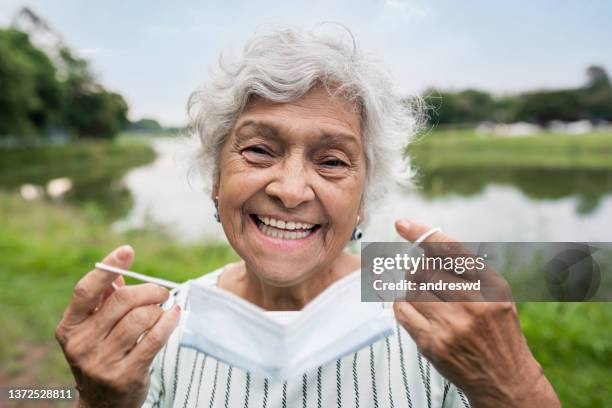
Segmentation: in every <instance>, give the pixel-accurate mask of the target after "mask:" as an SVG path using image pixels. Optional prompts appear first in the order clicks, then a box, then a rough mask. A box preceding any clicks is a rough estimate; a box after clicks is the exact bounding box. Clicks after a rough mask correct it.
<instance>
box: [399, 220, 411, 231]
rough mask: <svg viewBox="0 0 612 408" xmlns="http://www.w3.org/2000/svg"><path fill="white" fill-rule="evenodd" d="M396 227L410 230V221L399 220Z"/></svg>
mask: <svg viewBox="0 0 612 408" xmlns="http://www.w3.org/2000/svg"><path fill="white" fill-rule="evenodd" d="M398 225H399V226H400V227H401V228H402V229H404V230H409V229H410V221H408V220H407V219H405V218H404V219H401V220H399V221H398Z"/></svg>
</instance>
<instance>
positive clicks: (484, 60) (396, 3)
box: [0, 0, 612, 126]
mask: <svg viewBox="0 0 612 408" xmlns="http://www.w3.org/2000/svg"><path fill="white" fill-rule="evenodd" d="M24 5H26V6H28V7H30V8H31V9H32V10H34V12H36V13H37V14H38V15H40V16H41V17H43V18H44V19H46V20H47V21H48V23H49V24H50V26H51V27H52V28H53V29H54V30H56V31H58V32H59V33H60V34H61V35H62V36H63V38H64V41H65V42H66V43H67V44H68V45H69V46H71V47H72V48H73V49H74V50H76V51H77V54H79V55H80V56H82V57H85V58H86V59H88V60H89V61H90V62H91V65H92V68H93V71H94V72H95V74H96V75H97V78H98V79H99V81H100V82H101V83H102V84H103V85H104V86H106V87H107V88H109V89H112V90H113V91H116V92H119V93H121V94H122V95H123V96H124V97H125V99H126V100H127V102H128V104H129V105H130V113H129V116H130V118H131V119H132V120H135V119H139V118H142V117H152V118H156V119H158V120H159V121H160V122H161V123H162V124H163V125H166V126H182V125H184V124H185V123H186V120H187V119H186V103H187V99H188V97H189V94H190V93H191V92H192V91H194V90H195V89H196V88H197V87H198V86H200V85H202V84H204V83H206V81H207V78H208V73H209V70H210V68H211V67H214V65H215V64H216V63H217V61H218V57H219V55H220V53H221V52H231V51H232V50H233V51H236V50H238V49H240V47H241V46H242V45H243V44H244V43H245V42H246V41H247V40H248V39H249V38H250V37H251V36H252V35H253V34H254V33H255V32H256V31H257V30H258V29H262V28H264V29H265V28H269V27H271V26H275V25H287V24H289V25H297V26H301V27H306V28H308V27H312V26H313V25H314V24H316V23H318V22H321V21H337V22H340V23H343V24H345V25H346V26H348V27H349V28H350V29H351V30H352V32H353V33H354V35H355V37H356V39H357V42H358V43H359V45H360V47H361V48H362V49H364V50H366V51H368V52H371V53H373V54H375V55H376V56H377V57H378V58H379V59H381V60H382V61H383V62H384V63H385V64H386V65H387V66H388V68H389V70H390V71H391V73H392V74H393V76H394V78H395V80H396V82H397V86H398V90H399V92H402V93H406V94H409V93H418V92H422V91H423V90H424V89H426V88H428V87H431V86H435V87H438V88H443V89H449V90H460V89H464V88H468V87H471V88H479V89H484V90H488V91H490V92H493V93H495V94H507V93H517V92H521V91H526V90H532V89H552V88H566V87H576V86H580V85H581V84H583V83H584V82H585V79H586V77H585V70H586V68H587V67H588V66H589V65H592V64H597V65H601V66H603V67H604V68H605V69H606V70H607V71H608V73H610V74H612V23H610V22H611V21H612V1H606V0H601V1H598V0H589V1H577V0H576V1H569V0H557V1H552V0H541V1H528V0H514V1H506V2H501V1H480V0H473V1H456V0H455V1H452V0H430V1H421V0H335V1H334V0H309V1H280V0H275V1H271V0H250V1H246V0H245V1H237V0H225V1H180V2H169V1H153V0H106V1H104V2H85V1H78V0H29V1H27V2H25V3H24V2H23V1H17V0H3V1H2V2H0V26H6V25H8V24H9V23H10V21H11V18H12V16H13V15H14V14H15V13H16V12H17V11H18V10H19V9H20V8H21V7H22V6H24Z"/></svg>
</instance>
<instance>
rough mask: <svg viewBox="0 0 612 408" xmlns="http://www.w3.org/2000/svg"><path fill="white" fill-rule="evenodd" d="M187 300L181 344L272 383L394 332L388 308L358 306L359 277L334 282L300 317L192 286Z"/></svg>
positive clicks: (219, 292) (193, 284)
mask: <svg viewBox="0 0 612 408" xmlns="http://www.w3.org/2000/svg"><path fill="white" fill-rule="evenodd" d="M188 296H189V310H187V311H186V313H187V316H186V318H185V319H186V320H185V322H184V329H183V335H182V338H181V345H183V346H187V347H192V348H195V349H197V350H199V351H201V352H204V353H206V354H208V355H210V356H212V357H214V358H216V359H218V360H220V361H223V362H225V363H227V364H230V365H232V366H235V367H239V368H241V369H244V370H249V371H252V372H254V373H259V374H261V375H264V376H266V377H269V378H272V379H275V380H284V379H288V378H292V377H296V376H298V375H300V374H302V373H304V372H306V371H308V370H310V369H313V368H316V367H318V366H320V365H323V364H325V363H328V362H331V361H334V360H337V359H339V358H341V357H343V356H345V355H348V354H351V353H354V352H355V351H357V350H359V349H361V348H363V347H365V346H367V345H369V344H371V343H374V342H375V341H377V340H380V339H382V338H385V337H387V336H389V335H391V334H392V333H393V329H394V327H395V326H394V317H393V312H392V310H391V309H384V308H383V307H382V304H381V303H365V302H361V290H360V273H359V272H353V273H351V274H350V275H348V276H346V277H344V278H342V279H340V280H339V281H337V282H335V283H334V284H332V285H331V286H330V287H328V288H327V289H326V290H325V291H323V293H321V294H320V295H319V296H317V297H316V298H315V299H314V300H312V301H311V302H310V303H309V304H308V305H306V307H304V309H303V310H302V311H298V312H266V311H265V310H263V309H260V308H259V307H257V306H255V305H253V304H251V303H249V302H247V301H245V300H243V299H242V298H240V297H238V296H236V295H234V294H232V293H230V292H227V291H224V290H222V289H219V288H216V287H210V286H203V285H201V284H198V283H197V282H195V281H192V282H190V283H189V294H188Z"/></svg>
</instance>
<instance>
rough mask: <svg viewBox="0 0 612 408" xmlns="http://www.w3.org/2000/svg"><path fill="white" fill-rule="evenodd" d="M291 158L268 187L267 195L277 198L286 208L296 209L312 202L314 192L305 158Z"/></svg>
mask: <svg viewBox="0 0 612 408" xmlns="http://www.w3.org/2000/svg"><path fill="white" fill-rule="evenodd" d="M294 156H295V157H291V158H289V159H287V160H286V161H285V163H284V165H283V166H282V167H280V168H279V173H278V175H277V176H276V177H275V178H274V180H273V181H272V182H270V183H269V184H268V185H267V186H266V189H265V191H266V194H268V195H270V196H272V197H275V198H277V199H278V200H280V201H281V202H282V204H283V205H284V206H285V208H296V207H298V206H299V205H300V204H302V203H305V202H308V201H312V200H313V199H314V197H315V194H314V190H313V189H312V186H311V184H310V182H309V180H308V179H309V177H308V167H307V165H306V163H304V160H303V158H300V157H297V155H294Z"/></svg>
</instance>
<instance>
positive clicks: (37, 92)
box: [0, 29, 62, 137]
mask: <svg viewBox="0 0 612 408" xmlns="http://www.w3.org/2000/svg"><path fill="white" fill-rule="evenodd" d="M61 104H62V87H61V84H60V83H59V82H58V81H57V79H56V70H55V67H54V66H53V64H52V63H51V61H50V59H49V58H48V57H47V55H46V54H45V53H44V52H42V51H41V50H39V49H37V48H36V47H34V46H33V45H32V43H31V42H30V40H29V37H28V35H27V34H25V33H23V32H20V31H18V30H15V29H6V30H2V29H0V136H6V135H15V136H22V137H23V136H32V135H37V134H41V133H43V132H45V131H46V130H47V128H48V127H49V126H51V125H53V124H58V123H59V122H61Z"/></svg>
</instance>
